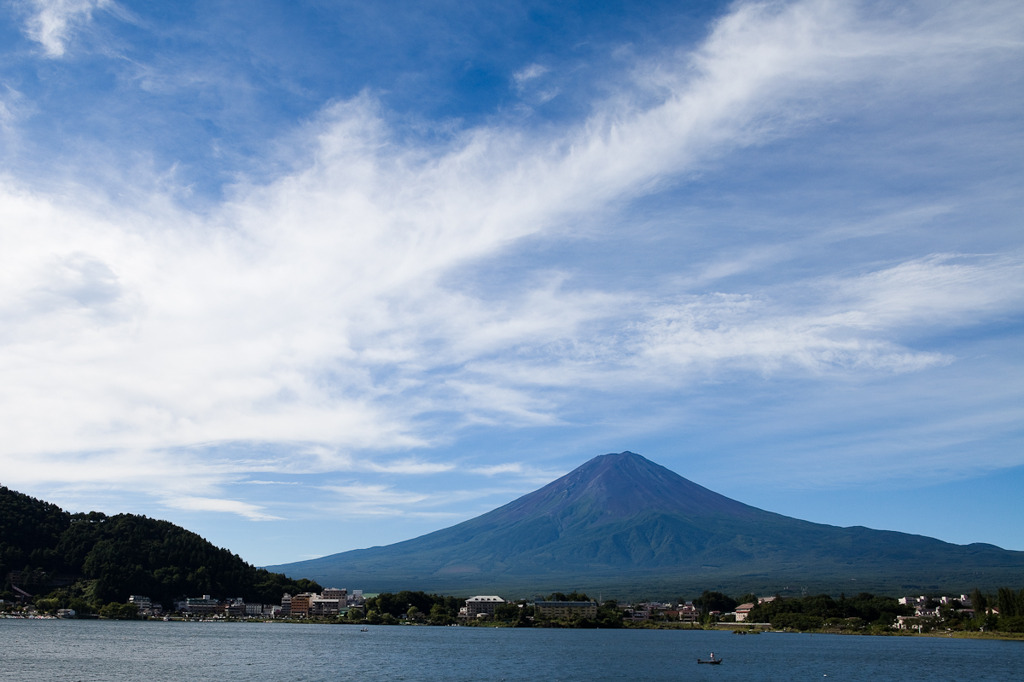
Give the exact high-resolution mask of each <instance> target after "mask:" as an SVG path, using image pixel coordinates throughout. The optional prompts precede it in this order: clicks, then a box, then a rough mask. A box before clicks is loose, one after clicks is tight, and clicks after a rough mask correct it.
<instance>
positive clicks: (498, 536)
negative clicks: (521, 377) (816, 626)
mask: <svg viewBox="0 0 1024 682" xmlns="http://www.w3.org/2000/svg"><path fill="white" fill-rule="evenodd" d="M268 569H270V570H273V571H278V572H282V573H286V574H288V575H291V576H294V577H305V578H310V579H312V580H316V581H317V582H319V583H321V584H323V585H337V586H339V587H351V588H358V589H364V590H368V591H397V590H405V589H408V590H431V591H437V592H443V593H450V594H468V593H470V592H474V593H489V594H503V595H506V596H529V595H533V594H542V593H547V592H551V591H556V590H562V591H565V590H582V591H586V592H588V593H590V594H595V595H596V594H600V593H603V594H604V595H605V596H619V597H634V596H641V595H650V596H656V595H683V594H693V593H695V592H698V591H701V590H705V589H710V590H720V591H724V592H730V593H736V594H741V593H744V592H751V591H752V592H756V593H759V594H773V593H776V592H791V591H805V590H806V591H815V592H835V593H838V592H840V591H843V592H854V593H858V592H863V591H873V592H878V593H889V594H893V593H905V592H910V593H929V592H931V593H934V592H940V591H941V592H957V593H959V592H962V591H966V590H970V589H971V588H974V587H979V588H982V589H995V588H998V587H1000V586H1006V585H1018V584H1020V583H1021V581H1022V579H1024V552H1016V551H1008V550H1004V549H1000V548H999V547H995V546H993V545H987V544H971V545H954V544H950V543H947V542H942V541H940V540H936V539H933V538H928V537H923V536H920V535H909V534H906V533H897V532H891V531H879V530H871V529H869V528H864V527H852V528H840V527H836V526H828V525H823V524H818V523H810V522H808V521H801V520H798V519H793V518H789V517H786V516H782V515H780V514H774V513H771V512H767V511H764V510H761V509H757V508H755V507H751V506H749V505H746V504H743V503H741V502H737V501H735V500H732V499H729V498H727V497H724V496H722V495H719V494H718V493H715V492H712V491H710V490H708V489H706V488H703V487H701V486H699V485H697V484H695V483H693V482H691V481H688V480H686V479H685V478H683V477H682V476H679V475H678V474H676V473H674V472H672V471H670V470H668V469H666V468H665V467H662V466H660V465H658V464H655V463H653V462H651V461H649V460H647V459H645V458H644V457H641V456H640V455H637V454H634V453H631V452H623V453H619V454H609V455H603V456H600V457H595V458H594V459H592V460H590V461H589V462H587V463H585V464H584V465H582V466H580V467H579V468H577V469H575V470H574V471H572V472H570V473H568V474H566V475H565V476H563V477H561V478H559V479H558V480H556V481H554V482H552V483H550V484H548V485H546V486H544V487H543V488H541V489H539V490H537V491H535V492H532V493H530V494H528V495H525V496H523V497H520V498H519V499H517V500H514V501H513V502H510V503H509V504H506V505H505V506H503V507H499V508H498V509H495V510H493V511H491V512H488V513H486V514H483V515H482V516H478V517H476V518H473V519H470V520H468V521H465V522H463V523H460V524H458V525H455V526H452V527H450V528H446V529H444V530H439V531H436V532H434V533H430V534H428V535H423V536H421V537H418V538H415V539H412V540H406V541H404V542H399V543H396V544H393V545H388V546H385V547H373V548H370V549H361V550H353V551H348V552H342V553H340V554H333V555H330V556H325V557H322V558H319V559H312V560H309V561H301V562H297V563H291V564H283V565H278V566H270V567H268Z"/></svg>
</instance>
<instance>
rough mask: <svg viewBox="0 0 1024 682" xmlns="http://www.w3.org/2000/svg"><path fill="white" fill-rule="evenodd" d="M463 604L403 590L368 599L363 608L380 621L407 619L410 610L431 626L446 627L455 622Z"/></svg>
mask: <svg viewBox="0 0 1024 682" xmlns="http://www.w3.org/2000/svg"><path fill="white" fill-rule="evenodd" d="M464 604H465V599H459V598H458V597H452V596H444V595H439V594H427V593H425V592H410V591H409V590H403V591H401V592H398V593H395V594H392V593H390V592H384V593H382V594H379V595H377V596H376V597H370V598H369V599H367V600H366V605H365V607H366V613H367V615H368V616H369V614H370V612H371V611H372V612H373V613H375V614H377V616H378V617H379V618H381V619H387V618H393V619H394V620H395V621H396V622H397V621H398V620H401V619H403V618H408V617H409V612H410V609H415V610H416V612H418V613H420V614H423V618H424V619H425V620H426V621H427V622H429V623H431V624H433V625H448V624H450V623H454V622H455V619H456V618H457V617H458V615H459V608H460V607H461V606H463V605H464ZM370 620H371V621H372V619H370Z"/></svg>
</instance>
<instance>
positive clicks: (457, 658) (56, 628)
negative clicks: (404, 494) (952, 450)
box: [0, 620, 1024, 682]
mask: <svg viewBox="0 0 1024 682" xmlns="http://www.w3.org/2000/svg"><path fill="white" fill-rule="evenodd" d="M712 651H714V652H715V655H716V656H717V657H720V658H723V659H724V662H723V663H722V665H719V666H708V665H697V658H698V657H702V658H707V656H708V654H709V653H710V652H712ZM826 678H827V679H828V680H829V682H831V681H832V680H882V679H891V680H932V681H934V680H966V679H970V680H1000V681H1004V680H1016V679H1024V642H1004V641H996V640H962V639H947V638H926V637H858V636H842V635H817V634H815V635H810V634H788V633H787V634H783V633H765V634H762V635H747V636H737V635H733V634H731V633H729V632H719V631H699V630H697V631H693V630H548V629H511V628H467V627H448V628H444V627H415V626H371V627H369V628H368V631H366V632H362V631H361V630H360V628H359V627H358V626H353V625H296V624H288V623H178V622H170V623H164V622H130V621H74V620H0V679H4V680H8V679H9V680H83V681H85V680H88V681H90V682H92V681H98V680H118V681H121V680H143V679H144V680H156V681H162V680H182V679H212V680H259V679H277V680H310V681H312V680H531V681H534V682H535V681H537V680H566V681H568V680H643V681H647V680H785V681H787V682H791V681H796V680H823V679H826Z"/></svg>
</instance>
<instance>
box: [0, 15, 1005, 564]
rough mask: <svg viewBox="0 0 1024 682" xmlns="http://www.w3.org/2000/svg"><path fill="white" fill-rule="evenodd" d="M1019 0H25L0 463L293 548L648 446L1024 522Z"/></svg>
mask: <svg viewBox="0 0 1024 682" xmlns="http://www.w3.org/2000/svg"><path fill="white" fill-rule="evenodd" d="M1022 64H1024V5H1021V4H1020V2H1019V1H1017V0H1010V1H1002V0H991V1H989V2H985V3H977V2H971V1H965V2H957V1H942V2H936V1H934V0H923V1H921V2H915V1H913V0H911V1H908V2H904V3H890V2H869V1H868V2H861V1H857V0H852V1H841V0H796V1H794V2H774V1H771V2H742V1H741V2H735V3H733V2H712V1H708V2H686V1H685V0H674V1H672V2H661V1H659V0H650V1H648V2H643V3H631V2H625V1H621V2H614V1H608V2H594V1H590V2H572V1H562V2H555V1H554V0H547V1H545V0H523V1H520V0H502V2H478V3H464V2H454V1H451V2H449V1H445V0H417V1H416V2H405V1H403V0H395V1H393V2H381V3H366V2H362V1H347V0H337V1H333V0H289V1H287V2H284V1H280V2H279V1H275V0H237V1H233V0H203V1H201V2H193V1H190V0H183V1H182V2H175V3H152V2H131V1H127V0H125V1H121V0H4V1H3V2H0V414H2V415H3V416H2V418H0V424H2V430H0V433H2V438H0V484H3V485H5V486H7V487H9V488H12V489H15V490H18V491H21V492H24V493H26V494H29V495H32V496H35V497H38V498H41V499H45V500H47V501H50V502H53V503H56V504H59V505H60V506H62V507H64V508H65V509H68V510H70V511H90V510H97V511H102V512H105V513H108V514H114V513H121V512H128V513H134V514H144V515H146V516H150V517H153V518H160V519H167V520H169V521H172V522H174V523H177V524H180V525H182V526H185V527H186V528H189V529H190V530H193V531H195V532H197V533H199V534H200V535H203V536H204V537H206V538H207V539H209V540H211V541H212V542H214V543H215V544H217V545H218V546H222V547H228V548H230V549H231V550H232V551H234V552H236V553H238V554H239V555H240V556H241V557H242V558H244V559H246V560H247V561H249V562H251V563H254V564H257V565H270V564H277V563H287V562H292V561H299V560H302V559H308V558H312V557H316V556H322V555H325V554H331V553H335V552H340V551H345V550H349V549H358V548H363V547H369V546H374V545H383V544H390V543H393V542H398V541H401V540H405V539H409V538H412V537H416V536H419V535H422V534H424V533H427V532H430V531H433V530H437V529H440V528H445V527H448V526H451V525H454V524H455V523H458V522H460V521H463V520H466V519H469V518H472V517H474V516H477V515H479V514H482V513H484V512H487V511H489V510H491V509H494V508H496V507H498V506H500V505H502V504H505V503H507V502H509V501H511V500H513V499H515V498H517V497H519V496H521V495H523V494H526V493H528V492H531V491H533V490H535V489H537V488H539V487H541V486H542V485H544V484H546V483H548V482H550V481H552V480H554V479H555V478H557V477H559V476H561V475H563V474H565V473H567V472H569V471H570V470H572V469H574V468H576V467H577V466H579V465H581V464H583V463H584V462H586V461H587V460H589V459H591V458H592V457H595V456H597V455H601V454H605V453H611V452H621V451H625V450H629V451H633V452H637V453H639V454H641V455H643V456H645V457H647V458H648V459H651V460H652V461H654V462H657V463H659V464H661V465H663V466H666V467H668V468H669V469H671V470H673V471H675V472H677V473H679V474H680V475H682V476H684V477H686V478H688V479H690V480H692V481H694V482H696V483H699V484H701V485H703V486H705V487H708V488H710V489H712V490H715V491H716V492H719V493H722V494H724V495H727V496H729V497H732V498H734V499H737V500H740V501H742V502H745V503H747V504H752V505H754V506H757V507H760V508H762V509H767V510H769V511H774V512H778V513H781V514H785V515H787V516H793V517H796V518H800V519H805V520H809V521H814V522H819V523H828V524H833V525H840V526H853V525H862V526H868V527H871V528H880V529H891V530H899V531H903V532H908V533H916V534H923V535H928V536H932V537H937V538H940V539H943V540H946V541H949V542H955V543H958V544H967V543H971V542H988V543H992V544H996V545H999V546H1001V547H1004V548H1007V549H1015V550H1024V505H1021V504H1020V492H1019V491H1020V490H1022V489H1024V342H1022V337H1024V163H1022V159H1024V116H1022V112H1024V69H1022V68H1021V65H1022Z"/></svg>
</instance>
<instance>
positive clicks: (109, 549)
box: [0, 487, 320, 610]
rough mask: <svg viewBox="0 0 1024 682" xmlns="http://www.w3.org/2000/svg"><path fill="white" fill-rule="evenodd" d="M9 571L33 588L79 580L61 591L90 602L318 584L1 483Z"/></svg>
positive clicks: (168, 527)
mask: <svg viewBox="0 0 1024 682" xmlns="http://www.w3.org/2000/svg"><path fill="white" fill-rule="evenodd" d="M11 571H17V572H18V575H17V578H18V579H19V580H21V582H20V583H18V584H19V587H22V588H23V589H24V588H26V587H31V588H33V591H34V593H45V592H49V591H51V590H52V589H54V588H61V587H62V586H65V585H68V584H69V583H71V582H73V581H79V582H80V586H79V589H78V592H80V593H81V594H75V595H72V594H71V593H70V592H67V591H66V590H65V592H64V594H63V596H62V597H60V598H61V600H62V602H63V601H67V602H69V603H70V599H71V598H72V597H73V596H74V597H78V598H79V599H81V598H82V597H83V596H85V593H86V592H88V595H87V596H88V598H89V601H91V602H93V603H106V602H122V601H124V600H125V599H127V597H128V596H129V595H131V594H143V595H146V596H148V597H150V598H151V599H152V600H153V601H155V602H162V603H163V604H164V605H165V606H170V604H171V602H172V601H173V600H175V599H180V598H183V597H186V596H197V595H201V594H211V595H215V596H218V597H222V598H229V597H243V598H244V599H246V600H248V601H260V602H277V601H279V600H280V599H281V595H282V594H283V593H284V592H293V593H295V592H301V591H309V590H314V591H319V589H320V586H319V585H317V584H316V583H312V582H310V581H308V580H303V581H298V582H296V581H293V580H291V579H289V578H288V577H286V576H285V575H283V574H280V573H270V572H269V571H267V570H265V569H261V568H260V569H258V568H255V567H253V566H251V565H249V564H247V563H246V562H244V561H243V560H242V559H241V558H240V557H239V556H237V555H235V554H232V553H231V552H230V551H228V550H226V549H221V548H218V547H215V546H214V545H212V544H210V543H209V542H207V541H206V540H204V539H203V538H201V537H200V536H198V535H196V534H195V533H192V532H190V531H187V530H185V529H184V528H181V527H179V526H175V525H174V524H172V523H169V522H167V521H157V520H155V519H149V518H146V517H145V516H136V515H132V514H118V515H116V516H106V515H105V514H101V513H99V512H89V513H88V514H69V513H67V512H65V511H63V510H61V509H60V508H59V507H56V506H55V505H52V504H49V503H46V502H42V501H40V500H36V499H34V498H31V497H29V496H27V495H22V494H21V493H18V492H15V491H13V490H9V489H7V488H3V487H0V575H2V576H3V578H4V580H5V581H6V580H7V576H8V574H9V573H10V572H11ZM83 584H84V585H87V586H88V587H87V588H86V587H84V586H82V585H83ZM76 610H77V609H76Z"/></svg>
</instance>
